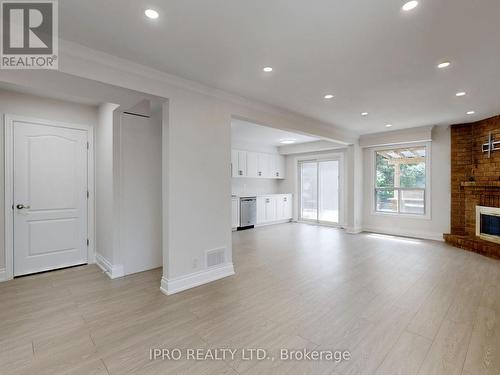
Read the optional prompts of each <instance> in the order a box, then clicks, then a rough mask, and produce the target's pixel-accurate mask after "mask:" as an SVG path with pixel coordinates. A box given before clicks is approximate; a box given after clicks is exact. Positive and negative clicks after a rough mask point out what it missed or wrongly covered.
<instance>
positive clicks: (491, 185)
mask: <svg viewBox="0 0 500 375" xmlns="http://www.w3.org/2000/svg"><path fill="white" fill-rule="evenodd" d="M460 186H462V187H463V188H465V189H467V188H469V189H486V190H488V189H500V181H488V182H476V181H463V182H461V183H460Z"/></svg>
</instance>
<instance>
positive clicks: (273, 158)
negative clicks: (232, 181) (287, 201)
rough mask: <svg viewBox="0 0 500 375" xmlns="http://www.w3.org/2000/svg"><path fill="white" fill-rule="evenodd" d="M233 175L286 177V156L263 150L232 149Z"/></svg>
mask: <svg viewBox="0 0 500 375" xmlns="http://www.w3.org/2000/svg"><path fill="white" fill-rule="evenodd" d="M231 166H232V167H231V172H232V176H233V177H249V178H273V179H276V178H279V179H283V178H285V157H284V156H282V155H276V154H266V153H263V152H253V151H241V150H231Z"/></svg>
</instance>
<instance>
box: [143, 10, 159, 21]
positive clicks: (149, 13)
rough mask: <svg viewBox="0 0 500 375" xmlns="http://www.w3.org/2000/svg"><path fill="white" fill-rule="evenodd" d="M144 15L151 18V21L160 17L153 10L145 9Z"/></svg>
mask: <svg viewBox="0 0 500 375" xmlns="http://www.w3.org/2000/svg"><path fill="white" fill-rule="evenodd" d="M144 14H145V15H146V17H148V18H151V19H152V20H155V19H157V18H158V17H160V14H159V13H158V12H157V11H156V10H154V9H146V10H145V11H144Z"/></svg>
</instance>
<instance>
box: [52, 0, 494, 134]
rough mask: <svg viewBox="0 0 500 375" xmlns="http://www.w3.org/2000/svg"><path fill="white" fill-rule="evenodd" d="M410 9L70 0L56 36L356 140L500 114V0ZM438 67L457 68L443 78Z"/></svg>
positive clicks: (423, 0) (358, 0)
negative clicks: (155, 15) (149, 13)
mask: <svg viewBox="0 0 500 375" xmlns="http://www.w3.org/2000/svg"><path fill="white" fill-rule="evenodd" d="M403 3H404V0H384V1H376V0H349V1H347V0H314V1H303V0H300V1H299V0H273V1H269V0H252V1H248V0H210V1H195V0H169V1H162V0H107V1H102V0H85V1H82V0H64V1H60V2H59V5H60V17H59V18H60V34H61V37H62V38H63V39H68V40H71V41H74V42H77V43H81V44H83V45H86V46H88V47H91V48H94V49H98V50H102V51H105V52H108V53H111V54H114V55H117V56H120V57H122V58H126V59H130V60H133V61H136V62H139V63H142V64H145V65H149V66H151V67H153V68H157V69H159V70H162V71H165V72H168V73H172V74H175V75H178V76H181V77H185V78H188V79H192V80H195V81H198V82H201V83H204V84H207V85H210V86H213V87H217V88H221V89H225V90H227V91H229V92H233V93H236V94H239V95H242V96H245V97H248V98H251V99H256V100H259V101H262V102H266V103H270V104H273V105H277V106H280V107H283V108H287V109H290V110H293V111H295V112H299V113H302V114H304V115H307V116H310V117H313V118H317V119H320V120H323V121H326V122H328V123H331V124H333V125H337V126H341V127H344V128H347V129H350V130H354V131H357V132H359V133H371V132H379V131H385V130H386V128H385V127H384V125H385V124H386V123H391V124H393V125H394V126H393V127H392V128H391V130H395V129H401V128H408V127H414V126H422V125H437V124H450V123H460V122H468V121H475V120H478V119H480V118H486V117H489V116H492V115H495V114H498V113H499V112H500V69H498V66H499V64H500V43H499V36H500V22H498V15H499V14H500V1H499V0H480V1H479V0H478V1H471V0H439V1H436V0H420V5H419V6H418V7H417V8H416V9H415V10H414V11H411V12H407V13H405V12H402V10H401V6H402V5H403ZM149 7H151V8H155V9H157V10H158V11H159V12H160V18H159V19H158V20H155V21H152V20H149V19H146V18H145V17H144V15H143V12H144V9H146V8H149ZM443 60H450V61H451V62H452V64H453V65H452V66H451V68H449V69H446V70H438V69H437V68H436V65H437V64H438V63H439V62H441V61H443ZM264 66H272V67H273V68H274V71H273V72H272V73H271V74H264V73H263V72H262V68H263V67H264ZM462 90H463V91H466V92H467V94H468V95H467V96H465V97H462V98H456V97H455V93H456V92H457V91H462ZM330 92H331V93H334V94H335V95H336V97H335V98H334V99H333V100H330V101H325V100H324V99H323V95H324V94H326V93H330ZM468 110H475V111H476V114H475V115H473V116H467V115H466V114H465V113H466V112H467V111H468ZM364 111H367V112H369V113H370V114H369V116H366V117H361V116H360V113H361V112H364Z"/></svg>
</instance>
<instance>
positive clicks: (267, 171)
mask: <svg viewBox="0 0 500 375" xmlns="http://www.w3.org/2000/svg"><path fill="white" fill-rule="evenodd" d="M257 155H258V170H257V175H258V177H261V178H271V177H272V176H271V161H272V156H273V155H270V154H264V153H259V154H257Z"/></svg>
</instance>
